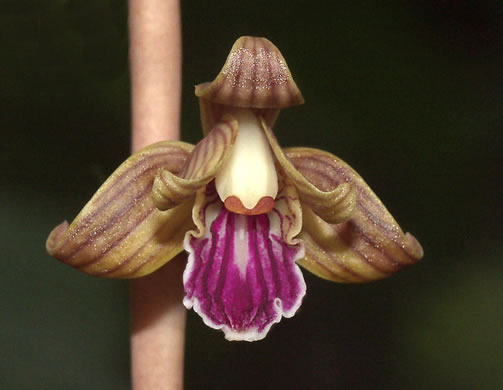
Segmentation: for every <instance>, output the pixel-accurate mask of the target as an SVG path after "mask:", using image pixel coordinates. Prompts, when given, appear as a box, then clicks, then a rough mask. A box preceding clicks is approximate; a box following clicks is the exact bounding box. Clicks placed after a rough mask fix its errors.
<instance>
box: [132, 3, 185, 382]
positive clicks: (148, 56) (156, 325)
mask: <svg viewBox="0 0 503 390" xmlns="http://www.w3.org/2000/svg"><path fill="white" fill-rule="evenodd" d="M129 33H130V38H129V39H130V64H131V95H132V150H133V152H134V151H137V150H138V149H141V148H143V147H144V146H146V145H149V144H151V143H154V142H157V141H161V140H174V139H178V138H179V124H180V99H181V89H180V84H181V32H180V9H179V2H178V0H129ZM183 267H184V259H183V258H181V257H180V256H179V258H175V259H173V260H172V261H171V262H169V263H168V264H167V265H166V266H164V267H162V268H161V269H159V270H158V271H156V272H154V273H153V274H151V275H149V276H147V277H144V278H140V279H136V280H133V281H132V282H131V375H132V384H133V389H135V390H146V389H149V390H150V389H166V390H171V389H173V390H174V389H182V388H183V359H184V347H185V345H184V344H185V318H186V311H185V308H184V307H183V304H182V298H183V286H182V272H183Z"/></svg>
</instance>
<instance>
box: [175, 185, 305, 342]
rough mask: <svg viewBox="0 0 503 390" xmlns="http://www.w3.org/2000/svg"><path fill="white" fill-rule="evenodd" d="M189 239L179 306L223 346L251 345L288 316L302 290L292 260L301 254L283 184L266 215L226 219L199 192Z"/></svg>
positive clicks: (218, 205) (210, 195)
mask: <svg viewBox="0 0 503 390" xmlns="http://www.w3.org/2000/svg"><path fill="white" fill-rule="evenodd" d="M193 218H194V221H195V223H196V226H198V230H197V231H192V232H189V233H188V234H187V236H186V238H185V242H184V247H185V250H186V251H187V252H188V253H189V257H188V263H187V268H186V269H185V272H184V277H183V280H184V287H185V293H186V296H185V298H184V304H185V306H186V307H187V308H188V309H190V308H192V307H193V308H194V310H195V311H196V312H197V313H198V314H199V315H200V316H201V317H202V318H203V320H204V322H205V323H206V325H208V326H210V327H212V328H215V329H221V330H222V331H223V332H224V334H225V337H226V338H227V339H228V340H245V341H255V340H260V339H262V338H264V337H265V336H266V334H267V332H268V331H269V329H270V327H271V326H272V325H273V324H274V323H276V322H279V321H280V320H281V318H282V316H284V317H292V316H293V315H294V314H295V312H296V311H297V309H298V308H299V306H300V304H301V302H302V298H303V296H304V295H305V291H306V285H305V282H304V278H303V276H302V273H301V271H300V269H299V267H298V266H297V265H296V263H295V262H296V261H297V260H298V259H300V258H302V257H303V256H304V247H303V245H302V243H301V242H299V241H298V240H296V239H294V237H295V236H296V235H297V234H298V233H299V231H300V228H301V209H300V204H299V202H298V200H297V197H296V193H295V188H294V187H293V186H291V185H288V186H286V185H283V187H282V190H281V191H280V194H279V196H278V197H277V199H276V203H275V208H274V209H273V210H272V211H271V212H269V213H268V214H261V215H242V214H234V213H232V212H229V211H228V210H226V209H225V207H223V203H222V202H221V200H220V199H219V197H218V195H217V194H216V191H215V189H214V187H213V185H212V184H210V185H209V186H208V187H207V188H206V191H205V192H204V191H201V193H199V194H198V199H197V200H196V206H195V209H194V215H193Z"/></svg>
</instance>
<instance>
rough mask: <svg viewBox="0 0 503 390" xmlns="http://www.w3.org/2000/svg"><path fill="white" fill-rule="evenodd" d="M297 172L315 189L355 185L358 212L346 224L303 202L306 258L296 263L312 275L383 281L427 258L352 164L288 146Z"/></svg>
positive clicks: (350, 280)
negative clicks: (324, 216) (334, 221)
mask: <svg viewBox="0 0 503 390" xmlns="http://www.w3.org/2000/svg"><path fill="white" fill-rule="evenodd" d="M285 154H286V156H287V157H288V159H289V160H290V161H291V163H292V164H293V165H294V166H295V168H296V169H297V170H298V171H299V172H301V173H302V174H303V175H304V176H305V177H306V178H307V179H308V180H309V181H310V182H312V183H313V184H315V185H317V186H321V185H322V183H323V185H326V186H334V187H335V186H337V185H339V184H340V183H342V182H346V183H351V184H352V185H353V187H354V188H355V190H356V194H357V202H356V208H355V209H354V212H353V213H352V215H351V218H350V219H349V220H347V221H346V222H343V223H339V224H331V223H328V222H326V221H324V220H323V219H322V218H320V217H319V216H318V215H316V214H315V212H313V210H311V207H310V205H307V204H305V203H304V204H303V213H302V215H303V228H302V232H301V233H300V235H299V238H300V239H302V240H303V241H304V244H305V247H306V256H305V258H304V259H302V260H300V261H299V262H298V263H299V264H300V265H302V266H303V267H304V268H306V269H308V270H309V271H311V272H313V273H314V274H316V275H318V276H320V277H322V278H325V279H329V280H333V281H337V282H367V281H371V280H375V279H381V278H384V277H386V276H388V275H390V274H392V273H393V272H396V271H398V270H400V269H402V268H403V267H405V266H408V265H411V264H414V263H416V262H417V261H418V260H420V259H421V258H422V257H423V249H422V247H421V245H420V244H419V242H418V241H417V240H416V239H415V237H414V236H412V235H411V234H410V233H404V232H403V231H402V229H401V228H400V226H399V225H398V224H397V222H396V221H395V220H394V218H393V217H392V215H391V214H390V213H389V212H388V210H387V209H386V207H385V206H384V205H383V204H382V202H381V201H380V200H379V198H378V197H377V196H376V195H375V194H374V192H373V191H372V190H371V189H370V187H369V186H368V185H367V184H366V183H365V182H364V180H363V179H362V178H361V177H360V175H358V173H356V172H355V171H354V170H353V169H352V168H351V167H350V166H349V165H348V164H346V163H345V162H343V161H342V160H340V159H339V158H338V157H336V156H334V155H333V154H331V153H328V152H324V151H321V150H317V149H311V148H288V149H285Z"/></svg>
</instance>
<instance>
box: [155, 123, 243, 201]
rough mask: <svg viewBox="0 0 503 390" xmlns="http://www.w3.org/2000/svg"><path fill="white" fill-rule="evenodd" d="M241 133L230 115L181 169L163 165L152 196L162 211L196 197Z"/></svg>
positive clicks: (204, 140) (212, 177) (215, 128)
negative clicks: (175, 169)
mask: <svg viewBox="0 0 503 390" xmlns="http://www.w3.org/2000/svg"><path fill="white" fill-rule="evenodd" d="M237 132H238V123H237V120H236V119H234V118H233V117H232V116H231V115H224V117H223V121H222V122H220V123H218V124H217V125H215V126H214V128H213V130H212V131H211V132H210V133H209V134H208V135H207V136H206V137H205V138H203V139H202V140H201V141H200V142H199V143H198V144H197V145H196V147H195V148H194V150H192V152H191V153H190V156H189V157H188V158H187V161H186V162H185V165H184V166H183V168H182V169H181V170H180V172H173V171H172V170H171V169H169V167H168V168H164V169H162V170H160V171H159V173H158V175H157V176H156V178H155V180H154V186H153V188H152V197H153V199H154V203H155V205H156V207H157V208H158V209H159V210H167V209H170V208H172V207H175V206H177V205H178V204H180V203H182V202H184V201H185V200H187V199H189V198H191V197H193V196H194V195H195V193H196V191H197V190H199V189H201V188H202V187H204V186H205V185H206V184H208V183H209V182H210V181H211V180H213V179H214V178H215V175H216V173H217V171H218V169H219V168H220V167H221V165H222V164H223V163H224V162H225V160H226V159H227V158H228V156H229V152H230V150H231V147H232V145H233V144H234V141H235V139H236V136H237Z"/></svg>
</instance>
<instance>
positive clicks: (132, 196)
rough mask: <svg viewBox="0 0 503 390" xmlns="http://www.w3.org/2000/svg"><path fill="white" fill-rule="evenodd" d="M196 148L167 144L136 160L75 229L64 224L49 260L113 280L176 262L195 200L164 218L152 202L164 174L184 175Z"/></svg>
mask: <svg viewBox="0 0 503 390" xmlns="http://www.w3.org/2000/svg"><path fill="white" fill-rule="evenodd" d="M193 148H194V147H193V146H192V145H190V144H186V143H183V142H167V141H166V142H159V143H157V144H154V145H151V146H148V147H146V148H145V149H142V150H141V151H139V152H137V153H135V154H134V155H132V156H131V157H130V158H128V159H127V160H126V161H125V162H124V163H123V164H122V165H121V166H120V167H119V168H118V169H117V170H116V171H115V172H114V173H113V174H112V175H111V176H110V178H109V179H108V180H107V181H106V182H105V183H104V184H103V185H102V186H101V187H100V189H99V190H98V191H97V192H96V194H95V195H94V196H93V197H92V199H91V200H90V201H89V202H88V203H87V205H86V206H85V207H84V208H83V209H82V211H81V212H80V213H79V215H78V216H77V217H76V218H75V220H74V221H73V222H72V223H71V224H70V225H69V224H68V223H67V222H66V221H65V222H63V223H62V224H61V225H59V226H57V227H56V228H55V229H54V230H53V231H52V232H51V234H50V235H49V238H48V239H47V243H46V248H47V251H48V252H49V254H50V255H51V256H53V257H55V258H57V259H58V260H61V261H62V262H64V263H66V264H69V265H71V266H73V267H75V268H77V269H79V270H80V271H83V272H86V273H88V274H91V275H95V276H101V277H110V278H112V277H113V278H134V277H139V276H143V275H146V274H148V273H150V272H153V271H155V270H156V269H157V268H159V267H160V266H162V265H163V264H165V263H166V262H167V261H169V260H170V259H172V258H173V257H174V256H175V255H177V254H178V253H179V252H181V251H182V250H183V246H182V241H183V237H184V235H185V232H186V231H187V230H189V229H191V228H192V227H193V224H192V220H191V210H192V206H193V200H189V201H187V202H184V203H182V204H181V205H179V206H178V207H175V208H174V209H171V210H169V211H165V212H161V211H159V210H158V209H157V208H156V207H155V206H154V203H153V201H152V197H151V192H152V183H153V181H154V177H155V175H156V174H157V171H158V170H159V169H161V168H164V167H166V168H168V169H170V170H171V171H172V172H175V173H178V172H180V170H181V169H182V168H183V166H184V165H185V162H186V160H187V158H188V156H189V154H190V152H191V151H192V149H193Z"/></svg>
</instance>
